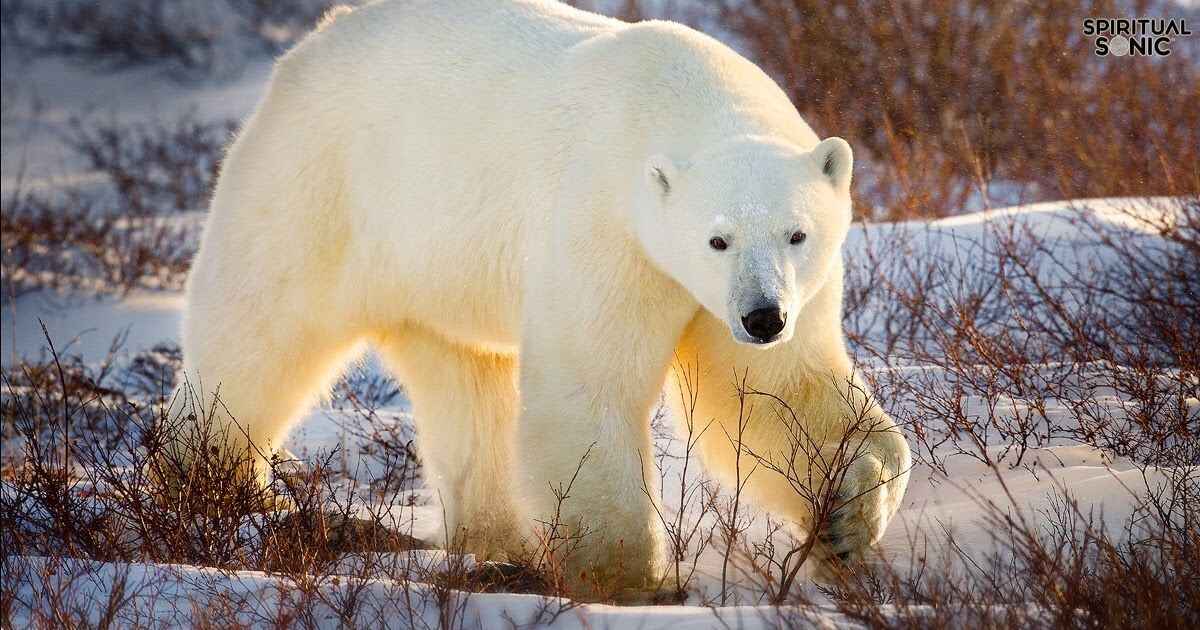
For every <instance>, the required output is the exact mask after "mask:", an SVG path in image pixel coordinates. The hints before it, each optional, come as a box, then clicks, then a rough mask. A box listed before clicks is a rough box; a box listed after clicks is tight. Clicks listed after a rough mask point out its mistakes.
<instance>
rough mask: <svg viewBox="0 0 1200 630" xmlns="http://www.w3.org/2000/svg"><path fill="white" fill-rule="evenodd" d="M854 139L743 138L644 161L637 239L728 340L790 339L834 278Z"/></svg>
mask: <svg viewBox="0 0 1200 630" xmlns="http://www.w3.org/2000/svg"><path fill="white" fill-rule="evenodd" d="M852 162H853V157H852V154H851V151H850V145H849V144H847V143H846V141H845V140H842V139H841V138H829V139H826V140H824V141H822V142H821V143H819V144H818V145H817V146H816V147H815V148H813V149H812V150H809V151H804V150H801V149H798V148H796V147H794V146H792V145H790V144H786V143H781V142H778V141H775V140H773V139H770V138H763V137H754V136H745V137H740V138H736V139H733V140H729V141H726V142H723V143H721V144H719V145H717V146H714V147H710V148H709V149H707V150H704V151H701V152H699V153H698V154H695V155H692V156H687V157H686V158H683V159H679V158H678V157H672V156H667V155H662V154H656V155H653V156H650V157H649V158H648V159H647V160H646V164H645V168H644V173H643V177H642V181H641V182H640V186H639V194H638V196H637V201H636V202H635V203H636V206H637V207H636V208H635V212H634V214H635V216H636V217H637V219H636V222H637V232H638V238H639V240H640V241H641V242H642V246H643V248H644V249H645V250H646V252H647V255H648V256H649V257H650V258H651V259H652V260H653V261H654V262H655V264H656V265H658V266H659V268H661V269H662V270H663V271H664V272H666V273H667V274H668V275H670V276H672V277H673V278H674V279H675V280H676V281H677V282H679V283H680V284H681V285H683V287H685V288H686V289H687V290H688V291H689V292H690V293H691V294H692V296H693V297H694V298H695V299H696V301H697V302H699V303H700V305H702V306H703V307H704V308H705V309H707V310H708V311H709V312H710V313H712V315H714V316H715V317H717V318H718V319H720V320H722V321H724V322H725V323H726V324H727V325H728V326H729V329H730V331H731V332H732V334H733V337H734V339H736V340H737V341H739V342H742V343H746V344H755V345H758V346H761V347H769V346H771V345H774V344H778V343H782V342H786V341H788V340H789V339H791V337H792V334H793V332H794V331H795V327H796V320H797V319H799V313H800V311H801V310H802V309H803V308H804V306H805V304H807V303H808V301H809V300H810V299H812V297H813V296H814V295H816V294H817V292H818V291H819V290H820V289H821V287H822V286H824V285H825V283H826V282H827V281H828V280H829V279H830V277H831V275H832V273H833V271H834V269H835V268H839V267H838V266H837V265H836V263H837V261H838V260H840V258H839V256H840V250H841V247H842V243H843V242H844V241H845V238H846V234H847V232H848V230H849V227H850V170H851V166H852Z"/></svg>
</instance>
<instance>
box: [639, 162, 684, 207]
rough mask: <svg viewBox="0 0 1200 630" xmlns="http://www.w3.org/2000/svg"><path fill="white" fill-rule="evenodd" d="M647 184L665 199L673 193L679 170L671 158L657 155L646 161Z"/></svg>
mask: <svg viewBox="0 0 1200 630" xmlns="http://www.w3.org/2000/svg"><path fill="white" fill-rule="evenodd" d="M645 173H646V184H647V185H649V186H650V187H651V189H652V190H657V191H659V192H660V193H661V194H662V195H663V196H664V197H665V196H667V195H668V194H670V193H671V188H672V186H674V185H675V183H676V181H677V180H678V175H679V168H678V167H676V166H675V162H674V161H672V160H671V158H669V157H667V156H665V155H663V154H661V153H656V154H654V155H651V156H650V157H649V158H648V159H647V160H646V171H645Z"/></svg>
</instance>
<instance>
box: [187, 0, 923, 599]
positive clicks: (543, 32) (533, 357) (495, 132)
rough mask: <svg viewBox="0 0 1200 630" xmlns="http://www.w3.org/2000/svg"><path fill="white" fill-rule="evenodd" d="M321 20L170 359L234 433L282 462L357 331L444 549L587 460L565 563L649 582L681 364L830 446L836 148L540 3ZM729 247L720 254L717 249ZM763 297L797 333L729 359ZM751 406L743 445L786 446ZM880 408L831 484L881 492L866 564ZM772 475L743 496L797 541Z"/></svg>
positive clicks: (884, 465)
mask: <svg viewBox="0 0 1200 630" xmlns="http://www.w3.org/2000/svg"><path fill="white" fill-rule="evenodd" d="M335 17H336V19H334V18H330V19H329V20H328V21H327V22H326V23H325V24H324V25H323V27H322V28H321V29H320V30H319V31H317V32H314V33H313V34H312V35H310V36H309V37H308V38H307V39H306V40H304V41H303V42H302V43H301V44H300V45H298V46H297V47H296V48H295V49H294V50H293V51H291V52H290V53H288V54H287V55H286V56H285V57H284V58H283V59H281V60H280V62H279V64H278V66H277V67H276V69H275V73H274V76H273V78H272V80H271V85H270V89H269V91H268V93H267V95H266V96H265V97H264V99H263V101H262V102H261V103H260V104H259V106H258V109H257V111H256V112H255V113H254V115H253V116H252V117H251V118H250V120H249V121H247V123H246V125H245V127H244V129H243V131H242V133H241V134H240V136H239V137H238V139H237V141H236V142H235V143H234V144H233V146H232V148H231V149H230V151H229V154H228V156H227V158H226V160H225V163H224V166H223V169H222V173H221V177H220V182H219V184H218V186H217V190H216V193H215V196H214V199H213V203H212V211H211V215H210V217H209V220H208V225H207V227H206V230H205V235H204V240H203V245H202V247H201V249H200V252H199V254H198V255H197V258H196V261H195V263H194V266H193V270H192V274H191V277H190V280H189V283H188V304H189V307H188V312H187V316H186V320H185V323H184V356H185V369H186V370H187V373H188V375H189V378H190V379H191V380H192V382H193V384H195V383H197V382H199V383H201V384H203V385H204V386H205V388H206V390H207V391H209V392H210V393H211V392H212V390H213V389H214V388H215V387H218V386H219V391H220V398H221V400H222V401H223V403H224V404H225V406H226V407H227V408H228V409H229V410H231V411H232V413H233V414H234V416H236V418H237V420H238V421H239V422H241V423H243V424H244V425H246V426H247V427H248V430H249V436H250V438H251V439H253V440H254V441H255V442H256V443H258V444H260V445H268V444H273V445H278V444H279V442H280V441H281V440H282V439H283V438H284V436H285V434H286V433H287V431H288V428H289V426H290V425H291V423H292V422H293V421H294V420H295V419H296V418H297V416H298V415H299V414H300V413H301V412H302V411H303V410H304V409H305V407H306V406H307V405H309V404H310V403H311V400H312V397H313V396H314V395H315V394H318V393H320V392H321V390H322V388H324V387H326V386H327V385H328V383H329V381H330V379H331V378H332V377H333V376H335V375H336V374H337V373H338V371H339V370H340V369H341V368H342V367H343V364H344V362H345V361H346V360H348V358H349V357H350V356H352V355H353V354H354V353H355V352H356V351H358V349H359V348H360V346H361V345H362V343H363V342H367V343H369V344H371V345H373V346H374V347H375V348H377V349H378V350H379V351H380V352H381V354H382V356H383V357H384V358H385V359H386V361H387V363H388V365H389V366H390V367H391V368H392V369H394V371H395V372H396V374H397V375H398V377H399V378H400V379H401V380H402V381H403V382H404V383H405V384H406V386H407V387H408V391H409V392H410V395H411V397H412V400H413V403H414V407H415V416H416V419H417V430H418V435H419V444H420V449H421V454H422V456H423V459H424V461H425V463H426V464H427V468H428V471H427V472H428V473H429V478H430V481H431V482H432V483H433V484H434V486H435V487H436V488H437V489H438V490H439V491H440V493H441V496H442V499H443V500H444V501H445V504H446V509H447V513H448V517H449V523H448V526H449V528H450V529H449V531H450V532H451V534H455V533H456V532H457V533H461V532H460V528H466V529H467V530H469V531H468V541H469V542H468V544H469V545H471V546H472V547H473V548H474V549H475V550H477V551H478V552H479V553H482V554H485V555H495V554H500V553H503V552H504V551H505V550H508V551H511V550H512V549H513V548H514V547H515V546H516V545H517V544H519V543H518V540H519V538H520V535H519V534H520V532H526V533H528V532H529V531H530V529H531V528H534V526H533V525H532V523H534V522H536V521H537V520H539V519H540V520H547V519H549V517H550V513H551V512H552V511H553V508H554V504H555V501H554V497H553V495H552V493H551V492H550V486H552V485H557V484H559V483H565V482H566V481H567V480H568V479H569V478H570V477H571V475H572V473H573V472H574V471H575V469H576V467H577V465H578V464H579V461H580V458H581V457H582V456H583V454H584V452H585V451H586V450H587V449H588V447H589V446H590V445H593V444H594V445H595V446H594V450H593V452H592V454H591V456H590V458H589V459H588V461H587V463H586V464H585V466H584V469H583V472H582V474H581V475H580V478H579V480H578V481H577V482H576V484H575V486H574V488H572V492H571V498H570V499H569V500H568V501H567V502H566V504H565V505H564V514H563V517H564V519H565V520H566V521H567V522H568V523H574V522H575V519H582V520H583V521H584V522H585V523H586V526H587V527H588V528H590V529H591V530H592V531H593V532H596V534H594V535H593V537H591V538H590V539H589V540H591V541H593V543H594V544H590V545H589V547H588V551H587V552H585V553H584V554H583V555H582V556H580V557H579V558H578V559H577V562H581V563H585V564H584V565H582V566H588V565H590V566H593V567H594V568H597V569H600V570H605V569H611V568H612V567H613V565H614V564H616V563H620V564H621V565H622V566H623V568H624V571H625V573H626V576H627V577H628V578H629V579H631V580H633V581H634V582H638V583H640V582H643V581H644V580H646V579H648V578H649V577H650V576H651V574H652V572H653V571H654V561H655V560H654V559H655V557H656V554H657V551H656V550H657V546H658V543H657V542H656V537H657V533H656V529H655V525H654V519H653V517H652V512H651V510H652V507H651V505H650V503H649V502H648V501H647V499H646V497H645V495H644V494H643V491H642V482H643V481H642V480H643V473H644V472H645V471H646V467H647V466H648V465H649V458H650V457H651V453H652V449H651V442H650V433H649V426H648V425H649V423H648V418H649V414H650V412H651V408H652V406H653V405H654V404H655V401H656V400H657V397H658V395H659V392H660V391H662V388H663V385H664V382H665V381H666V379H667V378H668V373H669V368H670V365H671V363H672V361H673V359H674V358H675V357H676V356H678V357H680V358H682V359H684V360H685V362H686V361H699V364H700V365H701V369H702V374H703V375H702V378H701V382H700V387H701V390H700V410H699V417H701V418H703V419H709V418H712V419H716V420H717V421H718V422H719V423H722V425H723V426H724V427H725V428H726V429H728V428H729V427H730V426H731V423H735V422H736V420H737V407H736V397H735V396H733V391H734V390H733V381H734V378H733V375H734V374H735V372H736V373H742V371H744V370H749V375H750V381H751V384H752V385H753V386H755V387H757V388H758V389H760V390H765V391H772V392H774V393H777V394H779V395H780V396H782V397H783V398H784V399H785V400H787V401H788V402H789V403H790V404H791V405H792V406H793V407H794V408H795V409H796V410H797V411H798V412H799V414H800V418H801V419H802V422H803V423H805V425H806V427H807V429H809V430H810V431H811V432H813V433H814V434H817V435H821V436H826V435H827V434H832V428H833V427H834V426H836V425H837V423H838V422H840V419H841V418H842V416H844V415H845V413H846V402H845V400H846V398H847V395H846V394H845V391H844V390H845V389H846V387H845V383H846V382H847V381H848V380H849V379H852V378H853V371H852V367H851V365H850V361H849V359H848V358H847V354H846V351H845V349H844V342H843V338H842V333H841V327H840V326H841V323H840V310H841V291H842V289H841V273H842V266H841V254H840V248H841V245H842V241H843V239H844V237H845V235H846V231H847V229H848V225H849V221H850V202H849V192H848V191H849V172H850V159H851V157H850V149H849V147H848V145H846V143H845V142H843V141H841V140H838V139H830V140H826V141H825V142H823V143H820V144H819V139H818V138H817V136H816V135H815V134H814V133H813V132H812V131H811V130H810V129H809V127H808V126H807V125H806V124H805V123H804V121H803V120H802V119H801V118H800V116H799V115H798V114H797V113H796V110H795V108H794V107H793V106H792V105H791V103H790V102H789V101H788V99H787V98H786V97H785V95H784V94H783V93H782V92H781V91H780V90H779V88H778V87H777V86H776V85H775V83H774V82H773V81H771V80H770V79H769V78H768V77H767V76H766V75H765V74H763V73H762V72H761V71H760V70H759V69H758V68H757V67H755V66H754V65H753V64H751V63H750V62H748V61H746V60H745V59H743V58H742V57H740V56H738V55H737V54H735V53H734V52H732V51H731V50H729V49H728V48H726V47H725V46H723V45H721V44H720V43H718V42H716V41H715V40H713V39H711V38H709V37H707V36H705V35H702V34H700V33H697V32H695V31H692V30H690V29H687V28H685V27H682V26H679V25H677V24H672V23H668V22H645V23H640V24H636V25H628V24H625V23H622V22H618V21H615V20H610V19H606V18H603V17H599V16H596V15H592V14H589V13H585V12H581V11H577V10H574V9H571V8H569V7H566V6H563V5H558V4H551V3H544V2H535V1H521V2H495V1H494V0H486V1H485V0H478V1H460V2H447V3H439V2H430V3H425V2H419V3H413V2H399V1H397V2H388V1H385V2H379V3H376V4H372V5H368V6H366V7H363V8H360V9H357V10H355V11H353V12H350V13H340V14H338V15H337V16H335ZM829 155H833V157H834V159H833V161H832V164H833V168H832V169H831V170H830V173H829V174H827V173H825V172H824V164H825V162H826V157H827V156H829ZM664 183H665V185H664ZM797 229H801V230H803V231H804V232H806V233H807V235H808V237H807V240H806V241H805V242H804V243H803V244H801V245H791V244H789V242H788V238H789V236H790V235H791V233H792V232H793V231H795V230H797ZM717 233H720V234H723V235H724V236H725V237H727V238H728V240H729V244H730V247H729V249H728V250H726V251H724V252H717V251H714V250H713V249H712V248H711V247H709V245H708V241H709V239H710V238H712V236H714V235H715V234H717ZM763 296H766V297H767V298H770V299H772V300H776V301H777V302H778V304H780V305H781V307H783V309H784V310H785V311H786V312H787V313H788V317H787V327H786V329H785V331H784V332H783V333H782V334H781V335H780V338H779V339H778V340H776V341H774V342H772V343H771V344H769V345H768V346H752V345H747V344H745V343H743V342H745V341H747V340H749V338H748V337H747V335H746V333H745V331H744V330H743V328H742V326H741V323H740V317H741V316H742V315H744V314H745V310H746V309H747V308H749V307H750V306H752V302H754V301H755V300H757V299H759V298H762V297H763ZM518 366H519V367H518ZM518 392H520V395H519V396H518ZM849 398H853V396H849ZM767 407H768V405H762V406H761V407H760V410H761V411H760V412H756V417H755V419H754V421H753V423H752V427H753V428H752V430H751V432H750V433H749V434H748V435H747V441H746V447H747V448H748V449H751V450H753V451H755V452H756V453H757V454H762V455H768V456H772V457H775V456H776V455H777V454H776V453H774V452H773V451H772V449H774V448H776V447H778V445H779V444H780V442H781V440H782V439H783V436H784V433H785V431H784V429H783V428H782V427H781V425H780V423H779V422H778V421H777V420H776V419H775V417H774V415H773V414H771V413H770V412H768V410H767ZM869 413H870V414H872V415H873V416H874V417H877V418H878V420H879V422H880V423H881V426H882V428H883V429H885V431H884V432H883V433H880V434H872V435H869V436H866V440H867V443H868V444H869V449H868V454H869V458H868V459H867V460H864V461H866V462H867V463H866V464H863V465H862V466H861V468H862V470H856V472H855V475H856V476H854V477H853V478H851V479H849V480H848V481H847V483H848V484H859V485H858V486H855V487H859V486H861V487H862V488H864V489H869V488H870V487H871V486H872V482H873V480H877V479H879V478H880V477H882V478H883V479H885V480H890V481H888V482H887V483H885V484H884V486H883V487H882V488H879V489H876V490H874V491H871V492H870V493H868V495H867V496H865V497H864V498H863V499H862V500H861V508H860V509H859V510H858V512H860V513H856V514H857V515H856V516H855V518H854V519H852V521H851V523H850V525H849V529H848V530H847V531H848V536H849V538H847V539H848V540H850V539H852V540H854V541H856V543H855V545H856V547H855V548H856V549H857V548H860V547H865V546H866V545H867V544H869V543H870V542H872V541H874V540H876V539H878V537H879V535H880V534H881V533H882V529H883V527H884V526H885V524H886V521H887V519H888V518H889V517H890V516H891V514H892V513H893V512H894V510H895V508H896V506H897V502H898V501H899V498H900V496H901V495H902V493H903V490H904V484H905V481H906V476H905V475H904V474H903V472H904V471H905V470H906V469H907V467H908V449H907V446H906V445H905V443H904V440H903V439H902V438H901V437H900V436H899V434H898V433H896V431H895V429H894V427H893V426H892V424H891V421H890V419H888V418H887V417H886V416H885V415H884V414H883V413H882V412H881V411H879V410H878V408H877V407H872V408H871V410H870V411H869ZM708 435H709V436H710V437H706V439H705V442H704V447H705V449H706V457H707V459H706V461H707V464H708V466H710V468H712V469H713V470H714V471H715V472H716V473H718V474H723V475H728V474H730V470H731V468H732V462H733V454H734V453H733V449H732V448H730V446H729V444H728V442H727V441H726V440H725V439H724V437H723V435H724V434H723V432H722V431H720V430H717V429H713V430H710V431H709V433H708ZM718 436H721V437H719V438H718ZM823 439H829V438H823ZM798 465H799V466H800V467H801V468H803V467H805V466H807V465H808V463H807V461H803V462H798ZM769 477H770V475H768V474H766V473H761V472H760V473H756V475H755V479H754V480H752V482H751V484H750V488H749V492H750V493H751V495H752V496H754V497H755V498H756V499H758V500H759V501H760V502H761V503H762V505H763V506H764V507H766V508H767V509H769V510H772V511H774V512H776V513H777V514H779V515H781V516H784V517H787V518H789V519H791V520H793V521H794V522H796V523H797V524H799V525H800V526H801V527H803V526H805V524H806V523H807V519H809V515H808V514H807V511H806V508H805V507H804V505H803V502H801V501H799V500H798V499H797V498H796V496H795V495H794V492H790V491H789V489H788V488H786V487H785V485H786V484H783V483H782V481H780V480H777V479H776V480H772V479H770V478H769ZM645 478H646V479H651V478H652V475H649V474H647V475H645ZM850 490H854V488H850ZM851 494H856V493H854V492H851Z"/></svg>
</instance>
